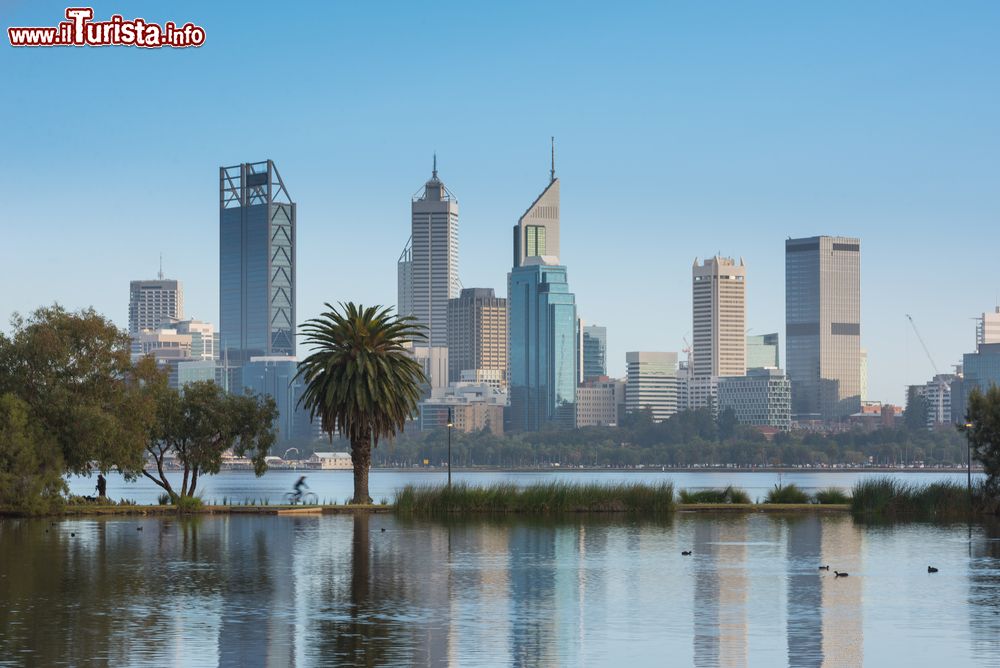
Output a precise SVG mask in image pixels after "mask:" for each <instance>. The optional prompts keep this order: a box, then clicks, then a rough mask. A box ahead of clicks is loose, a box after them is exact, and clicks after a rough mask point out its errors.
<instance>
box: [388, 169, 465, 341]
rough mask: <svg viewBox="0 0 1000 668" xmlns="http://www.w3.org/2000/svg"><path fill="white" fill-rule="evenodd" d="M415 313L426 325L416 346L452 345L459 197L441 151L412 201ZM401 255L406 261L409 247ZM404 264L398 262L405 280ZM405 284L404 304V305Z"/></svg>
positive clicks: (412, 259) (456, 274) (456, 285)
mask: <svg viewBox="0 0 1000 668" xmlns="http://www.w3.org/2000/svg"><path fill="white" fill-rule="evenodd" d="M410 212H411V218H410V225H411V230H410V231H411V234H410V266H409V271H410V276H411V279H410V280H411V285H412V288H411V295H412V300H413V301H412V309H413V310H412V314H413V316H414V317H415V318H416V319H417V322H418V323H419V324H421V325H423V326H425V327H426V328H427V331H426V332H425V334H426V336H427V338H426V339H421V340H417V341H415V342H414V343H415V345H416V346H418V347H444V346H447V345H448V300H449V299H453V298H455V297H458V291H459V290H460V289H461V283H459V280H458V200H457V199H456V198H455V196H454V195H453V194H452V193H451V191H449V190H448V189H447V188H446V187H445V185H444V183H443V182H442V181H441V180H440V179H439V178H438V173H437V156H435V158H434V168H433V171H432V172H431V178H430V180H429V181H427V183H425V184H424V188H423V190H422V191H419V192H418V194H417V195H416V196H415V197H414V198H413V200H412V202H411V204H410ZM403 254H404V255H403V256H400V265H404V263H405V260H404V257H405V254H406V251H405V249H404V251H403ZM405 271H406V269H405V268H404V267H403V266H400V268H399V277H400V279H401V280H402V278H403V276H404V274H405ZM404 292H405V291H404V290H400V305H401V306H405V301H404Z"/></svg>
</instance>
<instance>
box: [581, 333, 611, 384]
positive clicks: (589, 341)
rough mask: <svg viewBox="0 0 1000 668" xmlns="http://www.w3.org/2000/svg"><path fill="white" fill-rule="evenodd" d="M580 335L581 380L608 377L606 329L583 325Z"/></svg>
mask: <svg viewBox="0 0 1000 668" xmlns="http://www.w3.org/2000/svg"><path fill="white" fill-rule="evenodd" d="M582 329H583V333H582V336H581V338H582V348H583V380H584V381H587V380H590V379H593V378H599V377H601V376H607V375H608V360H607V355H608V328H607V327H600V326H598V325H584V327H583V328H582Z"/></svg>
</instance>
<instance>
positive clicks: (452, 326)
mask: <svg viewBox="0 0 1000 668" xmlns="http://www.w3.org/2000/svg"><path fill="white" fill-rule="evenodd" d="M479 370H492V371H496V372H499V373H500V376H501V378H504V380H506V379H505V377H506V375H507V300H506V299H504V298H502V297H497V296H496V295H495V294H494V293H493V288H464V289H463V290H462V292H461V294H460V295H459V297H458V298H457V299H450V300H448V381H449V382H451V383H456V382H459V381H460V380H461V379H462V372H463V371H479ZM501 388H502V389H506V388H507V383H506V382H503V384H502V385H501Z"/></svg>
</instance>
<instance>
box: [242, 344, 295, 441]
mask: <svg viewBox="0 0 1000 668" xmlns="http://www.w3.org/2000/svg"><path fill="white" fill-rule="evenodd" d="M240 372H241V381H242V387H243V388H244V389H247V390H250V391H252V392H254V393H255V394H260V395H266V396H269V397H271V398H272V399H274V403H275V405H276V407H277V409H278V417H277V418H276V420H275V425H274V426H275V428H276V430H277V436H278V442H279V443H285V442H288V441H293V440H308V439H311V437H312V436H313V428H312V425H311V420H310V417H309V411H308V410H307V409H305V408H304V407H303V406H301V405H300V404H299V399H300V398H301V397H302V393H303V392H304V391H305V383H304V381H303V380H302V379H301V378H296V375H297V374H298V361H297V360H296V359H295V358H294V357H288V356H284V355H270V356H260V357H251V358H250V359H249V360H248V361H247V362H246V363H245V364H244V365H243V366H242V368H241V369H240Z"/></svg>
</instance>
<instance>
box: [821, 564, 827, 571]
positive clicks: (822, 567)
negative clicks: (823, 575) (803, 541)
mask: <svg viewBox="0 0 1000 668" xmlns="http://www.w3.org/2000/svg"><path fill="white" fill-rule="evenodd" d="M819 569H820V570H821V571H828V570H830V565H829V564H827V565H826V566H820V567H819Z"/></svg>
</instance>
